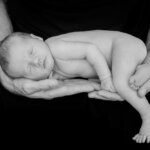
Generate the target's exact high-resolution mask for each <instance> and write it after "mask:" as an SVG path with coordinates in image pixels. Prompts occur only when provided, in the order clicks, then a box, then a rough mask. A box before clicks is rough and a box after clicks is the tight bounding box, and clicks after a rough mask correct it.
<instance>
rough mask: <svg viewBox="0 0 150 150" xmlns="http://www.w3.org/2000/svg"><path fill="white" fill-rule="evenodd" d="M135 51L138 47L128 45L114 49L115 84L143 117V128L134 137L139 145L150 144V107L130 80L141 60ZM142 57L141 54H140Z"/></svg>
mask: <svg viewBox="0 0 150 150" xmlns="http://www.w3.org/2000/svg"><path fill="white" fill-rule="evenodd" d="M133 49H136V46H135V47H134V46H131V45H128V44H126V47H125V48H123V47H122V46H121V45H117V46H115V47H114V49H113V52H112V75H113V82H114V86H115V88H116V90H117V92H118V93H119V94H120V95H121V97H122V98H123V99H125V100H126V101H127V102H128V103H130V104H131V105H132V106H133V107H134V108H135V109H136V110H137V111H138V112H139V113H140V115H141V118H142V126H141V129H140V132H139V133H138V134H137V135H136V136H135V137H134V140H135V141H136V142H138V143H142V142H145V141H147V142H150V105H149V103H148V101H147V100H146V98H140V97H138V96H137V92H136V91H135V90H133V89H131V88H130V86H129V83H128V80H129V77H130V76H131V75H132V74H133V72H134V70H135V68H136V66H137V64H138V63H139V61H140V60H142V59H141V58H140V57H143V58H144V55H143V56H140V57H139V56H138V55H139V54H138V53H137V52H136V51H135V52H134V51H133ZM140 55H141V54H140ZM137 58H138V59H137Z"/></svg>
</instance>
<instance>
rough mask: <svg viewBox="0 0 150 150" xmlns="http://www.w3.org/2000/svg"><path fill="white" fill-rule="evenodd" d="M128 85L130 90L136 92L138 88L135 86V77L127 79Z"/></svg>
mask: <svg viewBox="0 0 150 150" xmlns="http://www.w3.org/2000/svg"><path fill="white" fill-rule="evenodd" d="M129 85H130V87H131V88H132V89H134V90H138V89H139V86H138V85H137V84H136V77H135V76H131V77H130V79H129Z"/></svg>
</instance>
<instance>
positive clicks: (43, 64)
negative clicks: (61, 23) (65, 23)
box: [0, 30, 150, 143]
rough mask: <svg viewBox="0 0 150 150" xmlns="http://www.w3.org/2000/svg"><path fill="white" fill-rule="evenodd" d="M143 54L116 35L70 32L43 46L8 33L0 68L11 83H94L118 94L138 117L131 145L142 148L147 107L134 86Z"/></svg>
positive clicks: (148, 131)
mask: <svg viewBox="0 0 150 150" xmlns="http://www.w3.org/2000/svg"><path fill="white" fill-rule="evenodd" d="M146 54H147V51H146V47H145V44H144V43H143V42H142V41H141V40H140V39H138V38H136V37H134V36H131V35H129V34H126V33H122V32H117V31H102V30H93V31H83V32H72V33H67V34H63V35H59V36H54V37H51V38H48V39H47V40H46V41H43V39H42V38H40V37H37V36H35V35H32V34H27V33H12V34H11V35H9V36H8V37H6V38H5V39H4V41H2V43H1V47H0V63H1V66H2V69H3V70H4V71H5V73H6V74H7V75H8V76H10V77H12V78H29V79H33V80H41V79H46V78H50V79H56V80H63V79H67V78H76V77H81V78H88V79H89V78H99V80H100V83H101V88H102V89H104V90H107V91H110V92H118V93H119V95H121V97H122V98H123V99H125V100H126V101H127V102H128V103H130V104H131V105H132V106H133V107H134V108H135V109H136V110H137V111H138V112H139V113H140V115H141V118H142V126H141V129H140V131H139V133H138V134H137V135H135V136H134V138H133V139H134V140H135V141H136V142H138V143H141V142H142V143H143V142H146V141H147V142H150V105H149V103H148V101H147V99H146V98H145V97H144V98H140V97H138V95H137V91H136V89H137V88H138V87H137V85H136V82H135V81H136V77H137V76H142V75H144V74H145V71H146V69H147V68H146V67H145V65H144V64H143V65H142V66H141V67H138V66H139V65H140V64H141V63H142V62H143V60H144V59H145V57H146ZM137 68H138V69H137ZM141 69H142V72H141V71H140V70H141ZM136 70H137V72H136ZM135 72H136V74H137V75H136V76H132V75H133V74H134V73H135ZM139 72H140V73H139ZM131 76H132V77H131ZM130 77H131V78H130Z"/></svg>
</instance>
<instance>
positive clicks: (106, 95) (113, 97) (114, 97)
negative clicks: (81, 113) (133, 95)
mask: <svg viewBox="0 0 150 150" xmlns="http://www.w3.org/2000/svg"><path fill="white" fill-rule="evenodd" d="M88 97H89V98H95V99H101V100H107V101H124V99H122V97H121V96H120V95H119V94H118V93H112V92H109V91H105V90H100V91H93V92H90V93H89V94H88Z"/></svg>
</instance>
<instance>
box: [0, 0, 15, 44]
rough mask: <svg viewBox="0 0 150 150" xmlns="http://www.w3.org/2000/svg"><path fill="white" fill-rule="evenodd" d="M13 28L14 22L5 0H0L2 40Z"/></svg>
mask: <svg viewBox="0 0 150 150" xmlns="http://www.w3.org/2000/svg"><path fill="white" fill-rule="evenodd" d="M12 30H13V29H12V24H11V21H10V19H9V16H8V13H7V10H6V6H5V3H4V0H0V41H1V40H3V39H4V38H5V37H6V36H7V35H8V34H10V33H11V32H12Z"/></svg>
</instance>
